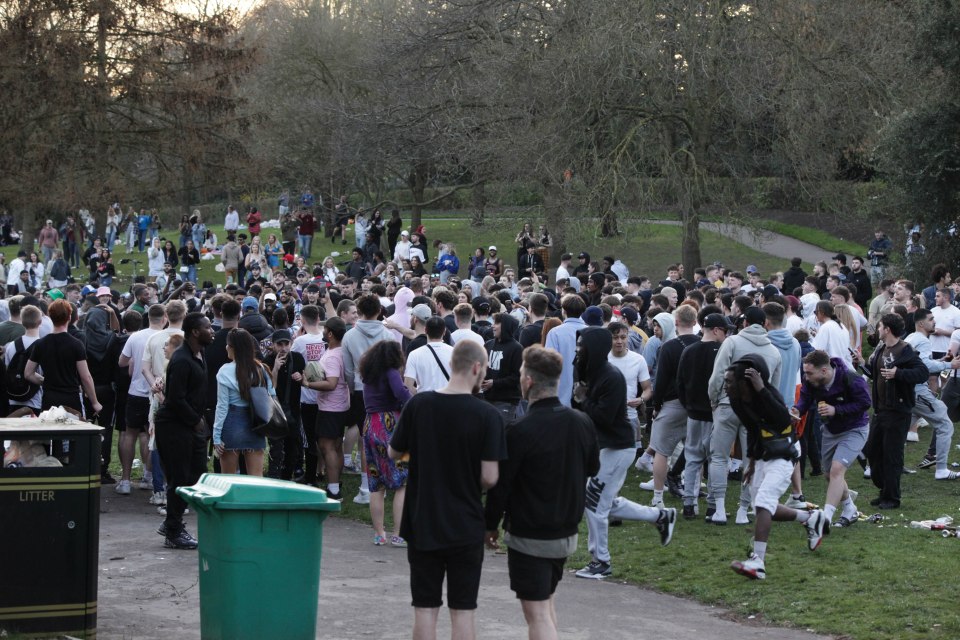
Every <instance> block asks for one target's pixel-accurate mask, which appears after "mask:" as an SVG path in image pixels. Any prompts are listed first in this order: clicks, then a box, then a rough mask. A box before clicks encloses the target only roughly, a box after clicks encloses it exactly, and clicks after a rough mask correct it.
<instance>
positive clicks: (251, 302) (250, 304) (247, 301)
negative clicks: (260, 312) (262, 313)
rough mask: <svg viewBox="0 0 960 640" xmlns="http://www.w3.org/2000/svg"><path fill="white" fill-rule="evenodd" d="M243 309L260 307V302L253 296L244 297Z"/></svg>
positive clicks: (241, 305)
mask: <svg viewBox="0 0 960 640" xmlns="http://www.w3.org/2000/svg"><path fill="white" fill-rule="evenodd" d="M240 307H241V308H242V309H259V308H260V303H259V302H257V299H256V298H254V297H253V296H247V297H246V298H244V299H243V302H242V303H241V304H240Z"/></svg>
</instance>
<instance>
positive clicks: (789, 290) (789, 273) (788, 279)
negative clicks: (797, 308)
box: [783, 267, 807, 296]
mask: <svg viewBox="0 0 960 640" xmlns="http://www.w3.org/2000/svg"><path fill="white" fill-rule="evenodd" d="M806 278H807V272H806V271H804V270H803V269H801V268H800V267H790V268H789V269H787V270H786V271H784V272H783V292H784V293H785V294H786V295H788V296H792V295H793V290H794V289H796V288H797V287H802V286H803V281H804V280H805V279H806Z"/></svg>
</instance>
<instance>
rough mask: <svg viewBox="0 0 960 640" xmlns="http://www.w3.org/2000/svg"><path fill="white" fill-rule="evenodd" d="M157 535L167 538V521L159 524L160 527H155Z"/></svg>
mask: <svg viewBox="0 0 960 640" xmlns="http://www.w3.org/2000/svg"><path fill="white" fill-rule="evenodd" d="M157 535H160V536H163V537H164V538H166V537H167V521H166V520H164V521H163V522H161V523H160V526H159V527H157Z"/></svg>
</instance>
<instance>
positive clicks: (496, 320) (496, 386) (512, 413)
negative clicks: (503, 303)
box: [480, 313, 523, 422]
mask: <svg viewBox="0 0 960 640" xmlns="http://www.w3.org/2000/svg"><path fill="white" fill-rule="evenodd" d="M519 328H520V325H519V323H518V322H517V320H516V318H514V317H513V316H511V315H510V314H509V313H498V314H497V315H495V316H494V317H493V339H492V340H487V342H486V343H485V344H484V347H485V348H486V350H487V379H486V380H484V381H483V382H481V383H480V391H481V392H482V393H483V397H484V398H485V399H486V400H487V401H489V402H490V404H492V405H493V406H494V407H496V408H497V410H498V411H500V413H501V414H502V415H503V419H504V420H505V421H506V422H510V421H511V420H513V419H514V418H515V417H516V414H517V406H518V405H519V404H520V365H522V364H523V346H521V345H520V342H518V341H517V338H516V336H517V333H518V331H519Z"/></svg>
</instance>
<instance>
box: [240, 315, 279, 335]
mask: <svg viewBox="0 0 960 640" xmlns="http://www.w3.org/2000/svg"><path fill="white" fill-rule="evenodd" d="M237 326H239V327H240V328H241V329H246V330H247V331H249V332H250V334H251V335H252V336H253V337H254V338H256V339H257V342H260V341H261V340H266V339H267V338H269V337H270V336H271V335H272V334H273V327H271V326H270V323H269V322H267V319H266V318H264V317H263V316H262V315H261V314H260V312H258V311H255V312H253V313H247V314H245V315H244V316H243V317H242V318H240V322H239V323H238V325H237Z"/></svg>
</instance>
